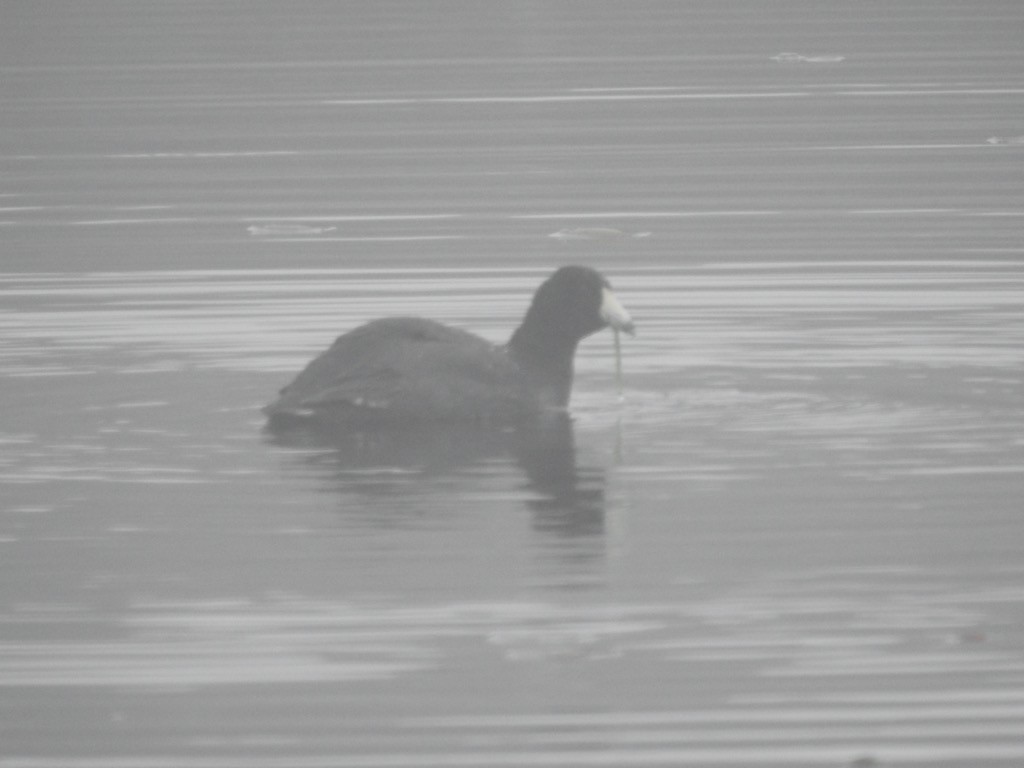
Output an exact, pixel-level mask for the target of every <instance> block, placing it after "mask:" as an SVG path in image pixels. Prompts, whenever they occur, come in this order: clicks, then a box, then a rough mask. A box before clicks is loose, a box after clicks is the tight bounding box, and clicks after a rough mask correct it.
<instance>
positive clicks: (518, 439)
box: [266, 412, 605, 537]
mask: <svg viewBox="0 0 1024 768" xmlns="http://www.w3.org/2000/svg"><path fill="white" fill-rule="evenodd" d="M266 435H267V438H268V440H270V441H271V442H272V443H273V444H275V445H280V446H284V447H292V448H307V449H316V450H314V452H312V453H308V454H305V455H303V458H302V461H303V463H304V464H307V465H309V466H316V467H317V468H318V469H319V470H320V471H321V472H322V471H324V470H325V469H326V470H327V471H329V472H330V473H331V474H332V475H334V476H335V477H336V478H337V479H338V481H339V482H340V483H341V484H342V485H343V487H344V488H345V489H346V490H349V491H356V492H359V491H362V492H365V493H367V494H370V495H373V496H378V497H379V496H390V495H392V494H393V493H401V494H403V495H408V494H410V493H415V484H410V483H409V482H408V476H409V474H410V473H414V474H416V475H422V476H424V477H427V476H430V477H436V476H439V475H452V476H455V475H458V474H460V473H464V474H465V477H466V478H471V477H472V475H471V474H470V473H469V472H466V470H471V469H472V468H474V467H478V466H481V465H483V464H484V463H488V462H500V461H502V460H503V459H506V460H508V459H510V460H511V461H513V462H514V466H518V468H519V469H520V470H521V471H522V472H523V474H524V475H525V484H524V485H523V486H522V487H523V490H524V493H523V494H522V496H523V501H524V504H525V505H526V506H527V508H528V509H530V510H531V511H532V513H533V518H532V524H533V527H534V528H535V529H536V530H538V531H542V532H545V533H549V534H553V535H557V536H560V537H574V536H599V535H601V534H602V533H603V532H604V517H605V474H604V470H603V468H601V467H597V466H580V465H579V464H578V463H577V455H576V440H575V432H574V428H573V422H572V419H571V418H570V417H569V415H568V414H566V413H563V412H558V413H554V414H549V415H548V416H547V417H546V418H544V419H539V420H536V421H534V422H531V423H529V424H527V425H521V426H519V427H517V428H515V429H507V430H497V429H483V428H480V427H474V426H465V425H450V424H445V425H441V424H429V425H419V426H412V427H406V428H397V427H392V428H374V429H372V430H370V429H367V430H353V429H351V428H350V429H345V430H337V431H335V430H331V429H327V428H323V427H309V426H306V427H303V428H296V429H292V430H287V431H280V430H276V431H268V432H267V433H266ZM389 471H391V472H389ZM395 473H398V474H399V475H400V476H401V477H402V478H403V482H401V483H398V482H392V481H389V477H394V476H395ZM471 483H472V480H471V479H467V480H466V485H465V486H464V487H467V488H469V490H472V488H471V487H470V485H471Z"/></svg>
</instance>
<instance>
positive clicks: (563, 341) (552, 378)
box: [507, 322, 579, 408]
mask: <svg viewBox="0 0 1024 768" xmlns="http://www.w3.org/2000/svg"><path fill="white" fill-rule="evenodd" d="M578 343H579V339H575V338H570V337H567V336H564V335H559V334H558V333H557V332H553V331H552V329H551V328H549V327H539V326H538V325H531V324H528V323H525V322H524V323H523V325H521V326H519V328H518V329H516V332H515V333H513V334H512V338H511V339H510V340H509V342H508V345H507V349H508V353H509V357H511V358H512V359H513V360H514V361H515V363H516V365H518V366H519V368H520V370H522V371H523V373H524V374H525V375H526V378H527V381H528V382H529V384H530V386H531V387H532V388H534V389H535V390H537V391H538V392H540V393H541V397H542V399H543V400H544V402H545V404H546V405H549V406H551V407H553V408H564V407H566V406H567V405H568V404H569V395H570V393H571V392H572V377H573V356H574V355H575V354H576V345H577V344H578Z"/></svg>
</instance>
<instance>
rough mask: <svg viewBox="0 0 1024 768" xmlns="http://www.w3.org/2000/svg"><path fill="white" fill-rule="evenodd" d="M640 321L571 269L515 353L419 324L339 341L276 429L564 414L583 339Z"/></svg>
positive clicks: (597, 278)
mask: <svg viewBox="0 0 1024 768" xmlns="http://www.w3.org/2000/svg"><path fill="white" fill-rule="evenodd" d="M607 326H611V327H612V328H614V329H616V330H621V331H625V332H626V333H630V334H631V333H633V321H632V320H631V319H630V316H629V313H628V312H627V311H626V310H625V309H624V308H623V306H622V305H621V304H620V303H619V301H618V300H617V299H616V298H615V295H614V294H613V293H612V291H611V286H610V285H609V283H608V281H607V280H606V279H605V278H604V277H602V276H601V274H600V273H599V272H597V271H596V270H594V269H591V268H589V267H580V266H568V267H562V268H561V269H559V270H557V271H556V272H555V273H554V274H553V275H551V276H550V277H549V278H548V279H547V280H545V281H544V282H543V283H541V285H540V287H539V288H538V289H537V292H536V293H535V294H534V296H533V301H532V302H531V304H530V307H529V309H528V310H527V312H526V315H525V317H524V318H523V322H522V323H521V324H520V326H519V327H518V328H517V329H516V331H515V333H513V334H512V338H511V339H509V341H508V343H507V344H504V345H494V344H492V343H491V342H489V341H487V340H486V339H483V338H481V337H479V336H477V335H475V334H472V333H469V332H467V331H463V330H459V329H457V328H452V327H450V326H447V325H443V324H441V323H438V322H435V321H433V320H426V319H423V318H416V317H389V318H383V319H381V320H373V321H371V322H369V323H366V324H365V325H362V326H360V327H358V328H356V329H354V330H352V331H349V332H348V333H346V334H344V335H342V336H339V337H338V339H337V340H336V341H335V342H334V344H333V345H331V347H330V348H329V349H328V350H327V351H325V352H324V353H323V354H321V355H320V356H319V357H317V358H315V359H314V360H313V361H312V362H310V363H309V365H307V366H306V368H305V370H303V371H302V372H301V373H300V374H299V375H298V376H297V377H296V378H295V380H294V381H293V382H292V383H291V384H289V385H288V386H287V387H285V388H284V389H282V390H281V393H280V396H279V397H278V398H277V400H275V401H274V402H273V403H271V404H270V405H268V406H267V407H266V408H264V412H265V413H266V414H267V415H268V416H269V417H270V426H271V428H281V427H288V426H294V425H301V424H310V423H312V424H319V425H324V426H331V427H335V426H343V427H347V426H353V427H373V426H377V425H381V426H402V425H416V424H421V425H422V424H428V423H432V422H433V423H466V424H480V425H490V426H497V425H506V424H515V423H517V422H522V421H524V420H528V419H531V418H535V417H537V416H539V415H540V414H542V413H544V412H545V411H550V410H558V409H564V408H565V407H566V406H567V405H568V403H569V395H570V393H571V391H572V378H573V357H574V355H575V353H576V346H577V344H578V343H579V342H580V340H581V339H583V338H585V337H586V336H589V335H590V334H592V333H594V332H595V331H599V330H601V329H602V328H605V327H607Z"/></svg>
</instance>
